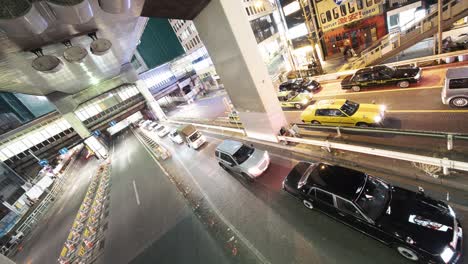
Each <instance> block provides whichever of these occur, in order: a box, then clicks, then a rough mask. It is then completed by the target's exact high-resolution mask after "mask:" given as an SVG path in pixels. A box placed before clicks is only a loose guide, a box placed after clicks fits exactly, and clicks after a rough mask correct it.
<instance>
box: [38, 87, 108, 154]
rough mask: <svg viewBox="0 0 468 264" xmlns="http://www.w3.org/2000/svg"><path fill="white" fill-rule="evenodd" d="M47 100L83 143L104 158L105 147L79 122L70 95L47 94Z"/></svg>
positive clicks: (74, 103) (74, 104)
mask: <svg viewBox="0 0 468 264" xmlns="http://www.w3.org/2000/svg"><path fill="white" fill-rule="evenodd" d="M47 98H48V99H49V101H50V102H51V103H53V104H54V105H55V108H56V109H57V111H59V113H60V114H61V115H62V117H63V119H65V120H66V121H67V122H68V123H69V124H70V126H71V127H72V128H73V130H75V132H76V133H77V134H78V135H79V136H80V137H81V138H82V139H84V140H85V141H84V143H85V144H86V145H87V146H88V147H89V148H90V149H91V150H92V151H93V152H94V153H95V154H96V155H97V157H99V158H102V159H105V158H107V156H108V151H107V148H106V147H105V145H104V144H102V142H100V141H99V140H97V139H96V138H95V137H94V136H91V132H90V131H89V130H88V128H87V127H86V126H85V125H84V124H83V122H81V120H80V119H79V118H78V116H77V115H76V114H75V108H76V107H77V103H76V102H75V101H74V100H73V99H72V98H71V97H70V96H63V95H61V94H53V95H49V96H47Z"/></svg>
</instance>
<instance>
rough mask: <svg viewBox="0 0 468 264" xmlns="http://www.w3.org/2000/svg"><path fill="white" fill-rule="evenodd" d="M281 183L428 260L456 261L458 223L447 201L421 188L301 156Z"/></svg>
mask: <svg viewBox="0 0 468 264" xmlns="http://www.w3.org/2000/svg"><path fill="white" fill-rule="evenodd" d="M283 189H284V190H285V191H286V192H288V193H290V194H292V195H293V196H295V197H297V198H299V199H300V200H301V201H302V203H303V204H304V206H305V207H307V208H309V209H314V208H315V209H317V210H319V211H322V212H323V213H325V214H327V215H329V216H331V217H333V218H335V219H337V220H339V221H342V222H344V223H345V224H347V225H349V226H351V227H353V228H355V229H357V230H358V231H361V232H363V233H365V234H367V235H369V236H371V237H373V238H375V239H377V240H379V241H381V242H383V243H385V244H387V245H389V246H391V247H392V248H395V249H396V250H397V251H398V252H399V253H400V254H401V255H402V256H403V257H405V258H406V259H409V260H412V261H415V262H416V261H425V262H426V263H427V262H429V263H456V262H457V261H458V259H459V258H460V256H461V250H462V228H461V226H460V223H459V221H458V219H457V218H456V216H455V212H454V211H453V210H452V208H451V207H450V206H449V205H447V204H446V203H444V202H442V201H438V200H434V199H432V198H430V197H428V196H426V195H424V193H423V192H418V193H417V192H413V191H410V190H406V189H403V188H400V187H397V186H392V185H390V184H388V183H386V182H384V181H382V180H380V179H378V178H376V177H373V176H370V175H367V174H365V173H363V172H359V171H355V170H352V169H348V168H343V167H340V166H334V165H330V164H325V163H308V162H299V163H298V164H297V165H296V166H295V167H294V168H293V169H292V171H291V172H290V173H289V175H288V176H287V177H286V179H285V180H284V181H283Z"/></svg>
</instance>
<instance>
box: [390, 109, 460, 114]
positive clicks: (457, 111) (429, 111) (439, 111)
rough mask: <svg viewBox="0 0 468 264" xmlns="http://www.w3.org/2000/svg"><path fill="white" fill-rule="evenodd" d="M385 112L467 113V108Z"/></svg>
mask: <svg viewBox="0 0 468 264" xmlns="http://www.w3.org/2000/svg"><path fill="white" fill-rule="evenodd" d="M386 112H387V113H468V110H387V111H386Z"/></svg>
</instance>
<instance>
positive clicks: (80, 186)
mask: <svg viewBox="0 0 468 264" xmlns="http://www.w3.org/2000/svg"><path fill="white" fill-rule="evenodd" d="M76 163H77V164H76V167H74V169H73V170H72V171H70V176H69V178H70V182H69V184H67V185H66V187H65V189H64V192H63V195H62V196H61V197H60V198H59V199H57V200H56V201H55V204H54V205H53V206H52V207H51V209H49V213H48V214H46V217H45V218H44V219H42V220H41V222H40V223H39V224H38V225H37V227H36V229H35V230H34V231H33V233H32V234H31V236H30V238H29V239H26V240H25V241H24V242H23V243H22V245H21V247H22V250H21V251H19V252H18V253H17V254H16V255H15V256H13V257H12V259H13V260H14V261H15V262H16V263H35V264H42V263H44V264H50V263H57V259H58V257H59V255H60V251H61V249H62V246H63V242H64V241H65V240H66V239H67V235H68V233H69V230H70V228H71V226H72V223H73V220H74V217H75V215H76V212H78V209H79V207H80V205H81V201H82V200H83V197H84V196H85V193H86V189H87V187H88V184H89V178H90V177H91V175H92V174H93V173H94V171H95V169H96V168H97V166H98V163H99V162H98V161H97V160H88V161H87V160H83V159H80V160H77V161H76Z"/></svg>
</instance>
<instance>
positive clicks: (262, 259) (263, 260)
mask: <svg viewBox="0 0 468 264" xmlns="http://www.w3.org/2000/svg"><path fill="white" fill-rule="evenodd" d="M132 132H133V131H132ZM134 134H135V133H134ZM135 137H136V138H137V139H138V141H140V143H141V144H142V145H143V147H144V148H145V149H146V151H147V152H148V153H149V154H150V156H151V158H152V159H153V160H154V162H156V164H158V166H159V168H161V170H162V172H163V173H164V174H166V176H167V177H168V178H169V179H171V177H170V175H169V173H168V172H167V171H166V169H165V168H164V167H163V166H162V164H161V163H160V162H159V161H158V160H157V159H156V158H155V157H154V156H153V154H152V153H151V151H150V150H149V149H148V147H147V146H146V145H145V143H143V141H142V140H141V139H140V138H139V137H138V136H137V135H136V134H135ZM162 145H163V146H164V144H162ZM173 158H174V159H176V160H177V162H178V163H180V165H181V166H182V168H184V170H185V172H186V173H187V174H188V175H189V176H190V178H192V181H193V182H194V183H195V185H196V186H197V187H198V189H199V191H200V192H201V193H202V195H203V196H204V197H205V199H206V201H207V202H208V204H209V205H210V208H211V209H213V211H214V212H215V214H217V215H218V217H219V218H221V221H223V222H224V223H225V224H226V225H227V226H229V228H230V229H231V231H232V232H233V233H234V234H236V236H237V237H238V238H239V239H240V240H241V241H242V242H244V244H245V245H246V246H247V247H248V248H249V249H250V250H251V251H252V253H253V254H254V255H255V256H256V257H257V258H258V259H259V260H260V262H261V263H263V264H270V263H271V262H270V261H269V260H268V259H267V258H266V257H265V256H264V255H263V254H262V253H261V252H260V251H259V250H258V249H257V248H256V247H255V246H254V245H253V244H252V243H251V242H250V241H249V240H248V239H247V238H246V237H245V236H244V235H243V234H242V233H241V232H240V231H239V230H237V228H236V227H234V225H233V224H231V222H229V221H228V220H227V219H226V217H225V216H224V215H223V214H222V213H221V212H220V211H219V209H218V208H217V207H216V206H215V205H214V203H213V202H212V201H211V199H210V197H209V196H208V194H207V193H206V192H205V191H203V189H202V187H201V186H200V184H199V183H198V181H197V180H196V179H195V177H194V176H193V175H192V173H191V172H190V170H189V169H188V168H187V167H186V166H185V165H184V163H183V162H182V160H180V159H179V158H178V157H177V156H173Z"/></svg>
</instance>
